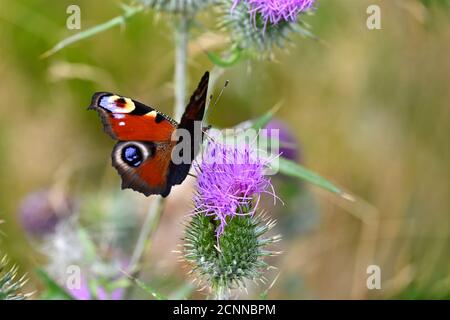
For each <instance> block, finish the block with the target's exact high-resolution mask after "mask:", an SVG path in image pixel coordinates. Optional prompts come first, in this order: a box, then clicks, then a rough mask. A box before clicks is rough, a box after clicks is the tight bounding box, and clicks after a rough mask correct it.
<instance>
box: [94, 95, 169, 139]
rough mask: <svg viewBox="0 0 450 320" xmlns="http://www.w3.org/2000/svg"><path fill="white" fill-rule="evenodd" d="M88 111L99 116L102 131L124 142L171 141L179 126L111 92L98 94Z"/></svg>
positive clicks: (167, 118) (141, 105)
mask: <svg viewBox="0 0 450 320" xmlns="http://www.w3.org/2000/svg"><path fill="white" fill-rule="evenodd" d="M88 109H93V110H96V111H97V112H98V114H99V115H100V119H101V120H102V123H103V128H104V130H105V132H106V133H107V134H109V135H110V136H111V137H112V138H113V139H116V140H121V141H131V140H136V141H168V140H170V138H171V136H172V133H173V132H174V130H175V129H176V127H177V125H178V124H177V123H176V122H175V121H174V120H173V119H171V118H170V117H168V116H166V115H165V114H163V113H161V112H159V111H157V110H155V109H153V108H152V107H149V106H146V105H145V104H143V103H141V102H139V101H136V100H133V99H130V98H126V97H123V96H119V95H116V94H113V93H109V92H97V93H95V94H94V96H93V97H92V102H91V105H90V106H89V108H88Z"/></svg>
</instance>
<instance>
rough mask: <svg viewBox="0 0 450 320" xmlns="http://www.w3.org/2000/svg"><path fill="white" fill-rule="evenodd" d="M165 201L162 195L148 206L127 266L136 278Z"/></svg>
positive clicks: (127, 293)
mask: <svg viewBox="0 0 450 320" xmlns="http://www.w3.org/2000/svg"><path fill="white" fill-rule="evenodd" d="M163 202H164V200H163V199H162V198H161V197H156V199H155V200H153V201H152V203H151V204H150V206H149V208H148V211H147V215H146V217H145V221H144V223H143V225H142V228H141V231H140V233H139V238H138V240H137V242H136V246H135V247H134V251H133V255H132V256H131V260H130V264H129V265H128V268H127V269H128V271H127V273H129V274H131V275H132V276H133V277H134V278H137V277H138V274H139V271H140V269H139V267H140V265H141V264H142V260H143V259H144V253H145V252H147V251H148V250H149V248H150V246H151V242H152V241H151V235H152V234H153V233H154V232H155V230H156V227H157V226H158V224H159V220H160V218H161V214H162V212H163V206H164V203H163ZM132 288H133V287H130V288H129V289H128V290H127V291H126V293H125V297H129V296H130V295H131V293H132Z"/></svg>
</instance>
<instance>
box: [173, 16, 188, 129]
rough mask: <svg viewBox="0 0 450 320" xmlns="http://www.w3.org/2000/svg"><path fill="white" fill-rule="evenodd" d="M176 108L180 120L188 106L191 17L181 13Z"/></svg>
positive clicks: (176, 65) (177, 28) (176, 75)
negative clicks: (188, 59)
mask: <svg viewBox="0 0 450 320" xmlns="http://www.w3.org/2000/svg"><path fill="white" fill-rule="evenodd" d="M174 41H175V74H174V90H175V107H174V117H175V119H176V120H178V121H179V120H180V119H181V116H182V115H183V111H184V108H185V104H186V87H187V56H188V41H189V17H188V15H187V14H186V13H181V15H180V19H179V21H177V22H176V25H175V36H174Z"/></svg>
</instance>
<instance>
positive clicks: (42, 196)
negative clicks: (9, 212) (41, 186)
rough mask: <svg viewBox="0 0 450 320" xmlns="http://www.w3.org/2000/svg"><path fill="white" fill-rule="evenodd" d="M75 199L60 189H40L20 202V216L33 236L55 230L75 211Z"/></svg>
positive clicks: (27, 230) (24, 225) (25, 228)
mask: <svg viewBox="0 0 450 320" xmlns="http://www.w3.org/2000/svg"><path fill="white" fill-rule="evenodd" d="M74 207H75V201H74V200H73V199H72V198H71V197H69V196H68V195H66V194H64V193H62V192H59V191H50V190H39V191H35V192H33V193H30V194H29V195H27V196H26V197H25V198H24V199H23V200H22V202H21V204H20V209H19V216H20V219H21V223H22V226H23V228H24V230H25V231H26V232H27V233H28V234H29V235H31V236H44V235H48V234H50V233H53V232H55V230H56V227H57V225H58V224H59V223H60V222H62V221H64V220H66V219H68V218H69V217H70V216H72V215H73V213H74V211H75V208H74Z"/></svg>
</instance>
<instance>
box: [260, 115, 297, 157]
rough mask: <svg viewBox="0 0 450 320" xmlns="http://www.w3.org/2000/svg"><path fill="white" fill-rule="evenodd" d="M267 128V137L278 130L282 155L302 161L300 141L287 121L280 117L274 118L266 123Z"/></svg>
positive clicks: (270, 136)
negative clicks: (279, 118)
mask: <svg viewBox="0 0 450 320" xmlns="http://www.w3.org/2000/svg"><path fill="white" fill-rule="evenodd" d="M265 129H267V134H266V137H267V138H272V137H273V131H272V130H278V138H279V139H280V155H281V157H283V158H286V159H288V160H292V161H296V162H302V154H301V149H300V143H299V141H298V140H297V138H296V137H295V135H294V133H293V132H292V130H291V128H289V126H288V125H287V124H286V123H284V122H283V121H281V120H278V119H272V120H270V121H269V123H268V124H267V125H266V127H265ZM263 132H264V131H263Z"/></svg>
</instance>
